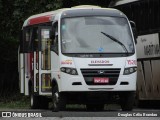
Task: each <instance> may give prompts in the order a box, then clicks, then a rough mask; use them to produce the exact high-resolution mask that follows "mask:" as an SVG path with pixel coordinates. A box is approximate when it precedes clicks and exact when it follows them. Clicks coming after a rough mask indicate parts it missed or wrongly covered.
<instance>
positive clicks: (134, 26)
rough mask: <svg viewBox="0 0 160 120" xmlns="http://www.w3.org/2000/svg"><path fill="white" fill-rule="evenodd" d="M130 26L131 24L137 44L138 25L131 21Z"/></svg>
mask: <svg viewBox="0 0 160 120" xmlns="http://www.w3.org/2000/svg"><path fill="white" fill-rule="evenodd" d="M130 24H131V27H132V31H133V35H134V40H135V43H136V44H137V38H138V34H137V28H136V24H135V22H133V21H130Z"/></svg>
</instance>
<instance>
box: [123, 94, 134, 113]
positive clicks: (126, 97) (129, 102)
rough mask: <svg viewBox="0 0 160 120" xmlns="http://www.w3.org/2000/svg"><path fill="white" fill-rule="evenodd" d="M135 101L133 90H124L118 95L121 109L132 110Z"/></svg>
mask: <svg viewBox="0 0 160 120" xmlns="http://www.w3.org/2000/svg"><path fill="white" fill-rule="evenodd" d="M134 102H135V92H126V93H124V94H123V95H121V96H120V104H121V108H122V111H132V109H133V105H134Z"/></svg>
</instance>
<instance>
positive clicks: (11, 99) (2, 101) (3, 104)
mask: <svg viewBox="0 0 160 120" xmlns="http://www.w3.org/2000/svg"><path fill="white" fill-rule="evenodd" d="M29 102H30V101H29V98H28V97H26V96H23V95H20V94H19V93H16V94H14V95H12V96H8V97H1V98H0V109H27V108H29V107H30V106H29Z"/></svg>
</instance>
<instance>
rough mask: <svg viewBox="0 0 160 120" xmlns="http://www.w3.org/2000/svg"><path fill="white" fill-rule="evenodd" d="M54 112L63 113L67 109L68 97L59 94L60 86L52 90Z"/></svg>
mask: <svg viewBox="0 0 160 120" xmlns="http://www.w3.org/2000/svg"><path fill="white" fill-rule="evenodd" d="M52 102H53V109H52V111H53V112H58V111H63V110H65V109H66V96H65V94H62V93H59V91H58V86H57V85H56V86H54V87H53V88H52Z"/></svg>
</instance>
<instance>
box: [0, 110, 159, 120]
mask: <svg viewBox="0 0 160 120" xmlns="http://www.w3.org/2000/svg"><path fill="white" fill-rule="evenodd" d="M0 111H3V112H4V111H7V112H11V114H12V118H3V119H5V120H9V119H13V120H16V119H22V118H20V117H18V118H17V117H16V115H18V113H21V115H22V114H24V113H25V114H27V115H28V113H29V114H32V113H38V114H37V115H38V116H42V118H41V119H44V120H45V119H46V120H48V119H49V120H57V119H58V120H59V119H62V120H133V119H134V120H150V119H152V120H159V119H160V108H156V109H155V108H147V109H146V108H143V109H140V108H134V109H133V111H132V112H122V111H121V109H120V108H119V107H112V108H109V109H106V110H104V111H86V110H85V109H82V108H81V109H67V110H66V111H60V112H52V111H51V110H50V109H48V110H31V109H17V110H15V109H3V110H2V109H1V110H0ZM13 117H16V118H13ZM0 119H1V118H0ZM23 119H25V120H26V118H23ZM29 119H32V118H29ZM34 119H35V118H34ZM37 120H39V118H37Z"/></svg>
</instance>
